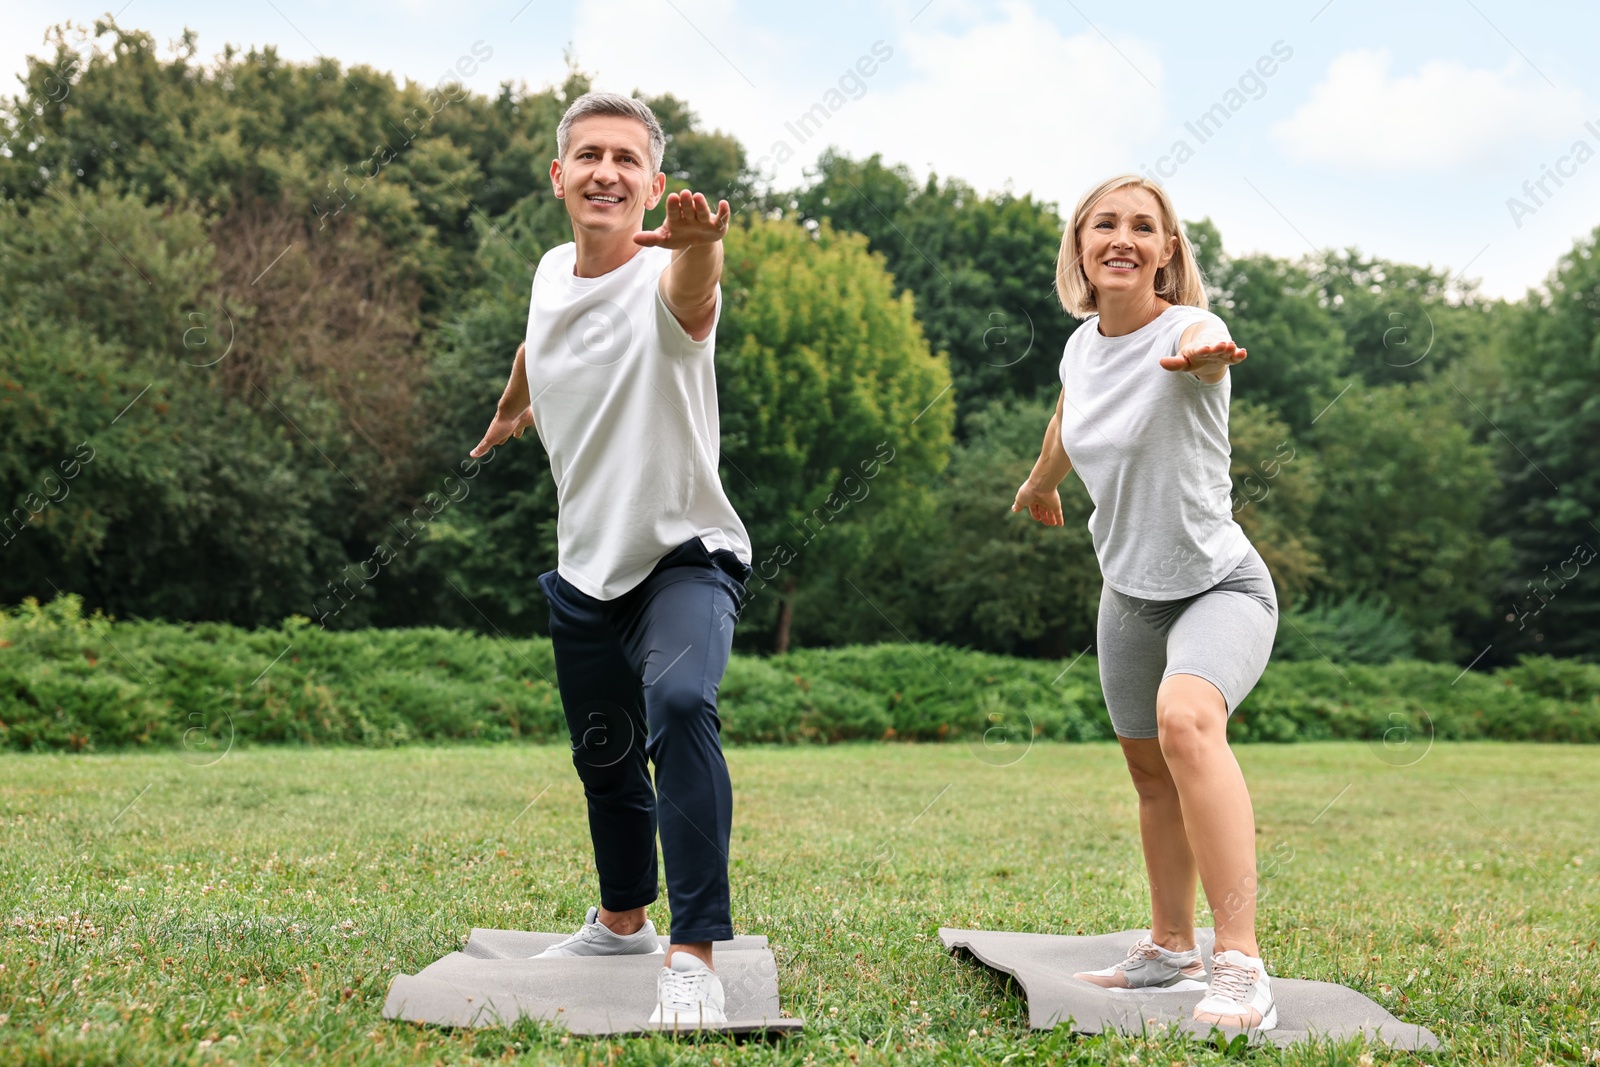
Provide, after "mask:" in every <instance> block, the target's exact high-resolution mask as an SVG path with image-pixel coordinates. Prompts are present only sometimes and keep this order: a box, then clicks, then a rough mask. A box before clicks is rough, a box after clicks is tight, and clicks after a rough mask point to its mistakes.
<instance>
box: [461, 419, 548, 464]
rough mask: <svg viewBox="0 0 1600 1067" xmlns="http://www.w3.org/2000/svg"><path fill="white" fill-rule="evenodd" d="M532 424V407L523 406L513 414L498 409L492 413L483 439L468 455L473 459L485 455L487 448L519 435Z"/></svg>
mask: <svg viewBox="0 0 1600 1067" xmlns="http://www.w3.org/2000/svg"><path fill="white" fill-rule="evenodd" d="M532 425H533V409H532V408H523V409H522V410H521V411H519V412H517V413H516V414H515V415H504V414H501V413H500V412H499V411H496V412H495V413H494V421H493V422H491V423H489V429H488V430H487V431H485V432H484V435H483V440H482V441H479V442H478V447H477V448H474V449H473V450H472V451H471V452H470V453H468V455H470V456H472V458H473V459H477V458H479V457H480V456H484V455H487V454H488V452H489V449H491V448H495V447H497V446H499V445H503V444H505V443H506V441H507V440H508V439H509V438H512V437H521V436H522V431H523V430H526V429H527V428H528V427H529V426H532Z"/></svg>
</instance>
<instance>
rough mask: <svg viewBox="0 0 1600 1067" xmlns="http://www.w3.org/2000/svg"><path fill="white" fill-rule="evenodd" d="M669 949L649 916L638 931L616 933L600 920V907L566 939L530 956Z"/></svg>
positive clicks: (648, 953)
mask: <svg viewBox="0 0 1600 1067" xmlns="http://www.w3.org/2000/svg"><path fill="white" fill-rule="evenodd" d="M665 951H666V950H665V949H663V948H662V947H661V938H659V937H657V936H656V927H655V924H654V923H652V922H651V921H650V920H649V919H646V920H645V921H644V925H643V926H641V927H640V928H639V929H638V930H637V931H636V932H634V933H631V934H626V935H624V934H617V933H613V932H612V931H611V928H610V927H609V926H607V925H606V924H605V923H603V922H601V921H600V909H599V908H590V909H589V914H588V915H586V916H584V919H583V928H582V929H580V930H579V931H578V932H577V933H575V934H573V935H572V936H571V937H569V938H567V939H566V940H565V941H560V942H557V943H556V944H554V945H551V946H550V947H549V948H547V949H545V950H544V951H543V952H538V953H535V954H534V955H532V956H530V957H529V959H535V960H545V959H555V958H557V957H561V956H659V955H661V954H662V953H663V952H665Z"/></svg>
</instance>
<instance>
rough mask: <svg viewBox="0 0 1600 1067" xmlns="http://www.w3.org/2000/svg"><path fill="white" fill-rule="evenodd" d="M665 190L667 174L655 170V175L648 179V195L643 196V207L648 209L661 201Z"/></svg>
mask: <svg viewBox="0 0 1600 1067" xmlns="http://www.w3.org/2000/svg"><path fill="white" fill-rule="evenodd" d="M666 191H667V176H666V174H665V173H663V172H662V171H659V170H658V171H656V176H655V177H654V178H651V179H650V195H649V196H647V197H645V201H644V209H645V210H646V211H649V210H650V209H651V208H653V207H655V206H656V205H657V204H659V203H661V196H662V194H663V193H665V192H666Z"/></svg>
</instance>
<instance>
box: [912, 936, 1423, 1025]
mask: <svg viewBox="0 0 1600 1067" xmlns="http://www.w3.org/2000/svg"><path fill="white" fill-rule="evenodd" d="M1146 933H1147V931H1145V930H1123V931H1122V932H1120V933H1115V934H1099V935H1096V936H1093V937H1070V936H1065V935H1061V934H1020V933H1000V932H995V931H990V930H951V929H941V930H940V931H939V938H940V940H942V941H943V942H944V947H945V948H947V949H949V950H950V951H951V952H955V953H960V952H963V951H964V952H967V953H970V954H971V955H972V956H973V957H974V958H976V959H977V960H978V962H979V963H982V964H984V965H986V966H988V967H992V968H994V969H995V970H997V971H1003V972H1005V973H1006V974H1009V975H1012V976H1013V977H1014V978H1016V980H1017V983H1018V984H1019V985H1021V986H1022V992H1023V995H1024V996H1025V997H1026V998H1027V1001H1028V1025H1029V1026H1031V1027H1032V1028H1033V1029H1035V1030H1050V1029H1053V1028H1054V1027H1055V1026H1056V1025H1057V1024H1060V1023H1068V1024H1069V1025H1070V1026H1071V1027H1072V1029H1073V1030H1074V1031H1075V1032H1077V1033H1084V1034H1098V1033H1100V1032H1101V1031H1103V1030H1120V1031H1123V1032H1124V1033H1130V1032H1131V1033H1139V1032H1141V1031H1143V1030H1145V1029H1146V1028H1148V1029H1151V1030H1154V1029H1155V1028H1157V1027H1160V1026H1171V1027H1172V1028H1174V1029H1177V1030H1180V1031H1184V1032H1186V1033H1190V1034H1193V1035H1195V1036H1197V1037H1204V1036H1205V1035H1206V1034H1208V1033H1210V1032H1211V1025H1210V1024H1209V1023H1197V1022H1195V1021H1194V1019H1193V1017H1192V1016H1193V1012H1194V1006H1195V1005H1196V1004H1198V1003H1199V1002H1200V999H1201V998H1202V997H1204V996H1205V993H1204V991H1203V990H1194V991H1190V992H1168V991H1161V992H1152V991H1150V990H1146V989H1134V990H1127V991H1123V990H1113V989H1102V988H1100V987H1099V986H1096V985H1094V984H1092V983H1090V982H1085V981H1082V980H1081V979H1077V978H1074V977H1072V976H1073V975H1074V974H1076V973H1077V972H1078V971H1092V970H1098V969H1100V968H1102V967H1110V966H1111V965H1112V964H1115V963H1118V962H1120V961H1121V960H1122V958H1123V956H1124V955H1125V954H1126V953H1127V950H1128V948H1129V946H1131V945H1132V944H1133V943H1134V942H1135V941H1137V940H1138V939H1139V938H1140V937H1143V936H1145V935H1146ZM1195 935H1196V939H1197V940H1198V942H1199V944H1200V953H1201V959H1203V960H1205V961H1207V970H1208V971H1209V970H1210V958H1211V945H1212V941H1213V940H1214V934H1213V932H1212V930H1210V929H1209V928H1208V929H1200V930H1196V931H1195ZM1272 995H1273V999H1275V1000H1276V1001H1277V1002H1278V1026H1277V1028H1276V1029H1274V1030H1269V1031H1267V1032H1265V1033H1258V1034H1254V1035H1252V1037H1251V1044H1262V1043H1266V1042H1271V1043H1273V1044H1276V1045H1289V1044H1293V1043H1294V1042H1296V1041H1304V1040H1306V1039H1307V1038H1309V1037H1313V1036H1317V1037H1332V1038H1343V1037H1350V1036H1352V1035H1354V1034H1365V1035H1366V1036H1367V1037H1368V1038H1370V1039H1371V1040H1373V1041H1381V1042H1383V1043H1384V1044H1387V1045H1390V1046H1391V1047H1393V1048H1397V1049H1419V1048H1437V1047H1439V1039H1438V1038H1436V1037H1434V1036H1433V1034H1432V1033H1430V1032H1429V1031H1428V1030H1426V1029H1425V1028H1423V1027H1421V1026H1416V1025H1414V1024H1411V1023H1403V1022H1401V1021H1400V1020H1399V1019H1396V1018H1395V1017H1394V1016H1393V1015H1390V1014H1389V1013H1388V1012H1386V1011H1384V1010H1383V1008H1381V1007H1379V1006H1378V1005H1377V1004H1376V1003H1374V1002H1373V1001H1371V1000H1369V999H1367V998H1366V997H1364V996H1362V995H1361V994H1360V993H1357V992H1356V991H1355V990H1354V989H1350V988H1348V987H1346V986H1342V985H1334V984H1333V983H1332V982H1310V981H1305V980H1302V979H1297V978H1279V977H1277V976H1276V975H1274V976H1273V978H1272ZM1220 1029H1221V1030H1222V1031H1223V1032H1224V1033H1228V1034H1237V1033H1239V1032H1240V1031H1239V1030H1238V1029H1237V1028H1234V1027H1221V1028H1220Z"/></svg>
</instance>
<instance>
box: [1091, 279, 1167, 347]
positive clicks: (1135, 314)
mask: <svg viewBox="0 0 1600 1067" xmlns="http://www.w3.org/2000/svg"><path fill="white" fill-rule="evenodd" d="M1095 305H1096V310H1097V311H1099V313H1100V333H1101V335H1102V336H1104V337H1121V336H1123V335H1124V334H1130V333H1132V332H1133V331H1134V330H1137V329H1139V328H1140V327H1143V326H1148V325H1150V323H1152V322H1154V321H1155V320H1156V319H1157V318H1158V317H1160V315H1161V313H1162V312H1163V311H1165V310H1167V308H1169V307H1171V306H1172V305H1171V304H1170V303H1168V302H1167V301H1165V300H1163V299H1161V298H1160V297H1159V296H1157V295H1156V294H1155V291H1154V290H1151V291H1150V292H1148V293H1138V294H1133V293H1128V294H1123V293H1107V294H1105V296H1104V297H1101V296H1100V295H1099V294H1096V297H1095Z"/></svg>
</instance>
